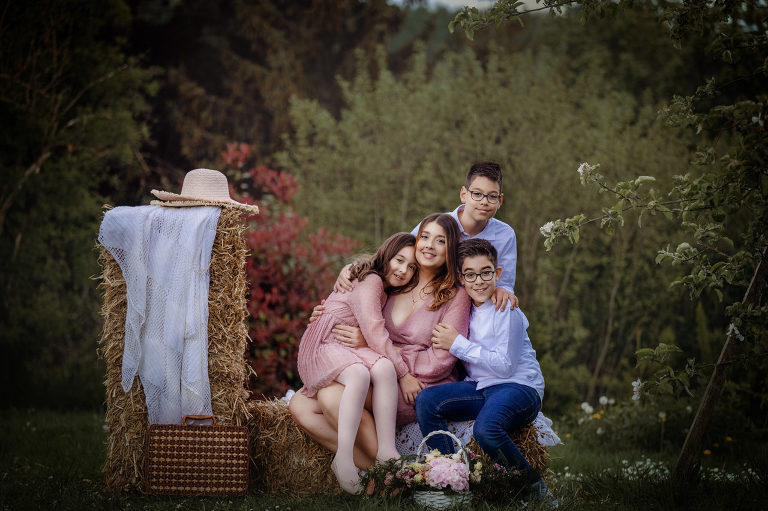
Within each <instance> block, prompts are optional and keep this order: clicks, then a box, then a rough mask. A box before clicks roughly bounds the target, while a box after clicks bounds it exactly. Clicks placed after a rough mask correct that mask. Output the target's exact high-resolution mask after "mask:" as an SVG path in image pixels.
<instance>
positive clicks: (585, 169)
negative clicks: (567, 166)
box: [576, 162, 592, 177]
mask: <svg viewBox="0 0 768 511" xmlns="http://www.w3.org/2000/svg"><path fill="white" fill-rule="evenodd" d="M590 170H592V166H591V165H590V164H589V163H587V162H584V163H582V164H581V165H579V168H578V169H576V172H578V173H579V175H580V176H582V177H584V172H587V173H589V171H590Z"/></svg>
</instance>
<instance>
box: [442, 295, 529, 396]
mask: <svg viewBox="0 0 768 511" xmlns="http://www.w3.org/2000/svg"><path fill="white" fill-rule="evenodd" d="M527 328H528V319H527V318H526V317H525V314H523V312H522V311H521V310H520V308H519V307H517V308H515V309H514V310H509V308H508V307H503V308H502V309H501V310H498V311H497V310H496V306H495V305H494V304H493V302H491V301H490V300H488V301H486V302H485V303H484V304H482V305H481V306H479V307H477V306H476V305H474V304H473V305H472V312H471V315H470V317H469V339H467V338H466V337H464V336H463V335H461V334H459V335H458V336H457V337H456V339H455V340H454V341H453V346H451V349H450V352H451V354H452V355H453V356H455V357H456V358H458V359H461V360H462V361H463V362H464V367H465V368H466V369H467V377H466V380H468V381H476V382H477V390H481V389H484V388H486V387H490V386H492V385H498V384H500V383H520V384H522V385H527V386H529V387H532V388H533V389H535V390H536V392H538V393H539V397H540V398H541V399H542V400H543V399H544V376H543V375H542V374H541V368H540V367H539V362H538V361H537V360H536V351H535V350H534V349H533V346H532V345H531V339H530V338H529V337H528V333H527V331H526V329H527Z"/></svg>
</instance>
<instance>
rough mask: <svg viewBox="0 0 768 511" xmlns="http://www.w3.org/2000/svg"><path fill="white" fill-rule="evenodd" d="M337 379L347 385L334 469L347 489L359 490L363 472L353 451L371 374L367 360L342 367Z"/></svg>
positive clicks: (339, 424) (347, 490) (342, 400)
mask: <svg viewBox="0 0 768 511" xmlns="http://www.w3.org/2000/svg"><path fill="white" fill-rule="evenodd" d="M336 380H337V381H338V382H339V383H341V384H342V385H344V392H343V393H342V395H341V403H339V422H338V440H337V445H338V448H337V450H336V456H334V458H333V462H332V463H331V469H332V470H333V472H334V474H336V479H337V480H338V481H339V485H340V486H341V488H342V489H343V490H344V491H346V492H348V493H358V492H359V491H360V489H361V488H360V476H359V475H358V473H357V469H356V468H355V462H354V459H353V451H354V446H355V438H356V437H357V430H358V428H359V427H360V419H361V417H362V415H363V407H364V406H365V396H366V394H368V386H369V385H370V384H371V374H370V372H369V371H368V368H367V367H365V366H364V365H363V364H352V365H350V366H347V367H346V368H345V369H344V370H343V371H341V373H339V375H338V376H337V377H336Z"/></svg>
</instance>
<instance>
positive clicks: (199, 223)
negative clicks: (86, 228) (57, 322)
mask: <svg viewBox="0 0 768 511" xmlns="http://www.w3.org/2000/svg"><path fill="white" fill-rule="evenodd" d="M220 211H221V210H220V209H219V208H218V207H195V208H164V207H160V206H139V207H118V208H114V209H112V210H110V211H108V212H107V214H106V215H105V216H104V220H103V221H102V223H101V228H100V229H99V243H101V244H102V245H103V246H104V247H105V248H106V249H107V250H108V251H109V253H110V254H112V256H113V257H114V258H115V261H117V263H118V264H119V265H120V269H121V270H122V272H123V277H124V278H125V284H126V291H127V295H128V305H127V309H128V310H127V313H126V317H125V348H124V350H123V365H122V386H123V390H124V391H125V392H128V391H129V390H130V388H131V386H132V385H133V379H134V377H135V376H136V374H137V373H138V375H139V378H140V380H141V384H142V386H143V387H144V394H145V396H146V400H147V412H148V415H149V423H150V424H180V423H181V420H182V417H183V416H184V415H188V414H189V415H198V414H203V415H211V413H212V412H211V388H210V382H209V380H208V281H209V274H208V267H209V265H210V262H211V248H212V247H213V239H214V237H215V236H216V224H217V222H218V220H219V213H220Z"/></svg>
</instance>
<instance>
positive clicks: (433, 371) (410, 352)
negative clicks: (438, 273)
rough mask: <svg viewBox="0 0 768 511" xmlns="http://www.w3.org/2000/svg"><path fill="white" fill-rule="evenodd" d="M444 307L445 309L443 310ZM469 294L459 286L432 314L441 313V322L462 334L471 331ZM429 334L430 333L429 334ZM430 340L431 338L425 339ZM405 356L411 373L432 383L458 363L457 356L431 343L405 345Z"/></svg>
mask: <svg viewBox="0 0 768 511" xmlns="http://www.w3.org/2000/svg"><path fill="white" fill-rule="evenodd" d="M443 309H445V310H444V311H443ZM469 309H470V302H469V296H468V295H467V292H466V291H465V290H464V288H459V289H458V291H457V292H456V296H454V297H453V298H451V299H450V300H448V302H446V303H445V304H443V306H442V307H441V308H440V309H439V310H437V311H435V312H432V314H441V312H442V317H441V319H440V322H442V323H447V324H449V325H451V326H453V327H454V328H455V329H456V330H457V331H458V332H459V333H460V334H461V335H463V336H465V337H466V336H467V335H468V333H469ZM427 335H429V334H427ZM424 341H425V342H429V339H424ZM402 353H403V358H405V359H406V360H407V361H408V362H409V364H408V365H409V366H410V367H413V371H412V372H411V374H413V375H414V376H416V377H417V378H418V379H420V380H422V381H424V382H426V383H432V382H437V381H441V380H444V379H445V378H447V377H448V376H449V375H450V374H451V371H453V368H454V366H455V365H456V357H454V356H453V355H451V354H450V353H449V352H448V351H446V350H441V349H436V348H434V347H433V346H432V344H431V343H430V344H429V346H428V347H426V346H423V345H412V346H405V347H403V350H402Z"/></svg>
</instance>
